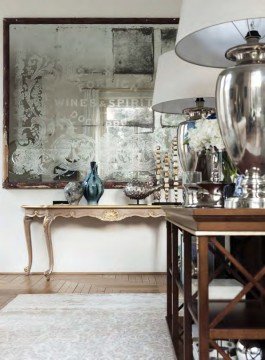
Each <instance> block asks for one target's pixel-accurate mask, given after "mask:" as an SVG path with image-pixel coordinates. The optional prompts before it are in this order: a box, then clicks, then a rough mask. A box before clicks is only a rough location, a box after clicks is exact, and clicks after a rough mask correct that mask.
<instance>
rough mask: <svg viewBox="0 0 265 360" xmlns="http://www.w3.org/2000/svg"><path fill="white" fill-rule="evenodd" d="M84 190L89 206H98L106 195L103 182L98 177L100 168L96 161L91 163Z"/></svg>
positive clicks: (84, 182)
mask: <svg viewBox="0 0 265 360" xmlns="http://www.w3.org/2000/svg"><path fill="white" fill-rule="evenodd" d="M83 190H84V197H85V198H86V200H87V204H88V205H97V204H98V201H99V199H100V198H101V196H102V195H103V193H104V186H103V182H102V180H101V179H100V177H99V176H98V167H97V164H96V162H95V161H91V163H90V172H89V173H88V174H87V176H86V178H85V180H84V181H83Z"/></svg>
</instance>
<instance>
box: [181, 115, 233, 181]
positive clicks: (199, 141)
mask: <svg viewBox="0 0 265 360" xmlns="http://www.w3.org/2000/svg"><path fill="white" fill-rule="evenodd" d="M186 143H187V144H188V145H189V146H190V148H191V149H193V150H194V151H195V152H196V153H197V154H198V162H197V167H196V170H197V171H202V180H203V181H208V182H210V181H211V182H224V183H226V184H230V183H231V182H233V180H234V177H235V176H236V173H237V172H236V168H235V166H234V165H233V164H232V162H231V160H230V159H229V157H228V154H227V153H226V151H225V149H224V148H225V145H224V142H223V139H222V136H221V133H220V129H219V125H218V122H217V120H216V118H215V117H213V116H212V117H211V119H209V118H207V119H206V118H202V119H199V120H197V121H196V123H195V125H194V128H193V129H191V130H190V131H189V133H188V134H187V137H186Z"/></svg>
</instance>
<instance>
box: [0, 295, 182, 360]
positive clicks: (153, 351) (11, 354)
mask: <svg viewBox="0 0 265 360" xmlns="http://www.w3.org/2000/svg"><path fill="white" fill-rule="evenodd" d="M165 314H166V296H165V295H164V294H91V295H90V294H88V295H86V294H41V295H18V296H17V297H16V298H15V299H14V300H13V301H11V302H10V303H9V304H8V305H7V306H6V307H4V308H3V309H2V310H1V311H0V359H3V360H175V359H176V358H175V356H174V350H173V346H172V343H171V339H170V335H169V332H168V328H167V324H166V320H165Z"/></svg>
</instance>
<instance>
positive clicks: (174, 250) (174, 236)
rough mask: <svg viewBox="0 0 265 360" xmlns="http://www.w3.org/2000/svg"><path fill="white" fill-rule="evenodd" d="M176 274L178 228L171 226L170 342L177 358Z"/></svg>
mask: <svg viewBox="0 0 265 360" xmlns="http://www.w3.org/2000/svg"><path fill="white" fill-rule="evenodd" d="M178 273H179V269H178V227H177V226H175V225H172V341H173V344H174V348H175V351H176V354H177V356H178V355H179V341H180V324H179V288H178V285H177V283H176V280H177V279H178V278H179V276H178Z"/></svg>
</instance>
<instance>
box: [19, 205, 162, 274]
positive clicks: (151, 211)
mask: <svg viewBox="0 0 265 360" xmlns="http://www.w3.org/2000/svg"><path fill="white" fill-rule="evenodd" d="M22 208H24V210H25V216H24V229H25V237H26V242H27V250H28V265H27V267H26V268H25V269H24V270H25V272H26V274H27V275H29V274H30V270H31V266H32V241H31V231H30V224H31V222H32V221H34V220H36V219H42V220H43V228H44V234H45V239H46V246H47V251H48V256H49V269H48V270H47V271H45V272H44V275H45V276H46V278H47V280H49V279H50V275H51V273H52V271H53V266H54V256H53V246H52V239H51V224H52V222H53V221H54V220H55V219H56V218H58V217H63V218H83V217H90V218H96V219H99V220H102V221H108V222H114V221H121V220H123V219H126V218H130V217H133V216H136V217H141V218H157V217H162V216H165V215H164V212H163V210H162V209H161V207H160V206H152V205H149V206H148V205H147V206H143V205H140V206H133V205H132V206H107V205H105V206H104V205H98V206H79V205H78V206H75V205H71V206H70V205H50V206H46V205H40V206H30V205H23V206H22Z"/></svg>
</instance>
